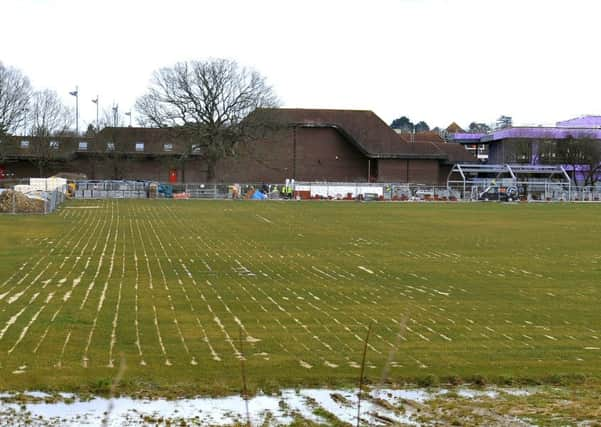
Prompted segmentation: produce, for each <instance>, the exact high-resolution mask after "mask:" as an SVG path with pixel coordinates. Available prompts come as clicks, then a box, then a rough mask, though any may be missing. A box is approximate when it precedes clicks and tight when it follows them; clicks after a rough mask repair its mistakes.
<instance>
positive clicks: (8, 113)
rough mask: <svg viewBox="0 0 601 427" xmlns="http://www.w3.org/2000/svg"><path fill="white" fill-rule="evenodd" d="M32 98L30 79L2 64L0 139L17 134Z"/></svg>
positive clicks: (0, 65) (0, 66)
mask: <svg viewBox="0 0 601 427" xmlns="http://www.w3.org/2000/svg"><path fill="white" fill-rule="evenodd" d="M30 96H31V84H30V83H29V79H28V78H27V77H26V76H25V75H23V73H21V71H19V70H18V69H16V68H13V67H6V66H4V65H3V64H2V62H0V138H2V137H3V136H5V135H7V134H10V133H14V132H16V131H17V129H18V128H19V126H21V125H22V124H23V122H24V120H25V117H26V114H27V107H28V103H29V98H30Z"/></svg>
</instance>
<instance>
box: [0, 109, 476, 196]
mask: <svg viewBox="0 0 601 427" xmlns="http://www.w3.org/2000/svg"><path fill="white" fill-rule="evenodd" d="M267 112H268V113H269V116H270V117H271V118H272V119H273V121H274V123H277V124H278V126H277V127H276V128H274V130H272V131H270V132H269V133H267V134H265V135H263V136H262V137H261V138H258V139H257V140H255V141H253V142H250V143H247V144H244V145H243V146H240V147H239V150H238V153H237V155H236V157H233V158H227V159H224V160H221V161H220V162H218V164H217V167H216V180H217V181H219V182H283V181H284V180H285V179H286V178H295V179H296V180H298V181H350V182H366V181H373V182H412V183H424V184H444V183H445V182H446V178H447V175H448V173H449V171H450V169H451V167H452V166H453V164H454V163H465V162H471V161H475V159H474V158H473V156H471V155H470V154H469V153H467V152H466V150H465V149H464V148H463V147H461V146H460V145H458V144H446V143H445V142H444V141H443V140H442V139H440V137H438V136H437V135H436V134H431V135H430V134H428V135H420V136H419V137H418V138H415V139H411V140H410V139H408V138H407V136H406V135H398V134H397V133H396V132H395V131H394V130H392V129H391V128H390V127H389V126H388V125H387V124H386V123H385V122H383V121H382V120H381V119H380V118H379V117H378V116H376V115H375V114H374V113H373V112H371V111H351V110H318V109H272V110H268V111H267ZM0 164H2V165H3V168H4V170H5V171H9V172H11V173H12V174H14V175H15V176H17V177H26V176H39V175H51V174H53V173H57V172H73V173H83V174H86V175H87V176H88V178H90V179H149V180H157V181H172V182H204V181H205V180H206V171H207V164H206V162H205V161H204V160H203V158H202V154H201V153H200V150H198V149H197V148H196V147H194V146H193V145H191V143H189V142H187V141H185V140H182V138H181V137H180V136H178V134H177V132H175V131H174V130H172V129H157V128H135V127H133V128H132V127H125V128H105V129H103V130H102V131H101V132H99V133H98V135H96V136H95V137H94V138H53V139H36V138H26V137H11V138H8V139H7V140H6V141H2V142H0Z"/></svg>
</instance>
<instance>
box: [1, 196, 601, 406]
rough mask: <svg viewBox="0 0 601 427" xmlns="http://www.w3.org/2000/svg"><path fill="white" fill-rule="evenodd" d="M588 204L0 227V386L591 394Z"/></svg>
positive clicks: (110, 207) (600, 315)
mask: <svg viewBox="0 0 601 427" xmlns="http://www.w3.org/2000/svg"><path fill="white" fill-rule="evenodd" d="M600 218H601V205H585V204H580V205H579V204H569V205H568V204H538V205H537V204H520V205H504V204H408V203H405V204H385V203H354V202H349V203H346V202H323V203H321V202H306V203H296V202H269V203H252V202H232V201H223V202H218V201H215V202H206V201H203V202H196V201H149V200H144V201H133V200H132V201H116V200H115V201H86V202H68V203H67V204H66V205H64V207H63V208H62V209H61V210H60V211H59V212H57V213H55V214H53V215H49V216H0V236H2V239H1V240H0V389H18V390H22V389H55V390H56V389H60V390H75V391H78V390H79V391H95V392H101V391H106V390H107V388H108V386H109V384H110V382H111V379H112V378H114V377H115V375H116V373H117V371H118V368H119V365H120V363H121V362H120V361H121V360H125V363H126V369H125V371H124V376H123V380H122V382H121V389H122V390H123V391H125V392H135V391H145V392H153V391H156V392H157V393H162V394H185V393H197V392H200V393H211V394H223V393H228V392H231V391H235V390H239V389H240V387H241V380H240V358H241V357H244V359H245V367H246V373H247V377H248V383H249V387H250V388H251V389H256V388H259V387H260V388H263V389H268V390H269V389H271V390H273V389H277V388H278V387H284V386H293V387H294V386H301V385H303V386H307V385H324V386H325V385H330V386H344V385H350V384H356V380H357V378H358V375H359V364H360V361H361V352H362V345H363V340H364V338H365V335H366V332H367V328H368V326H369V325H370V324H371V325H372V328H373V333H372V336H371V338H370V341H369V347H368V351H367V365H366V375H367V377H368V380H369V381H370V382H372V383H377V382H378V381H380V379H381V378H382V377H383V376H385V377H386V379H387V381H388V382H393V383H401V382H405V381H413V382H415V381H417V382H418V383H421V384H430V383H435V382H436V381H438V380H442V381H448V380H452V381H462V380H463V381H477V382H484V381H486V382H497V383H505V382H511V381H533V382H561V381H568V382H569V381H572V380H576V381H577V380H580V379H585V378H586V379H588V380H591V381H595V382H598V381H599V379H600V378H601V350H600V348H601V310H600V305H599V303H600V302H601V298H600V289H601V244H600V243H599V241H600V239H601V221H600Z"/></svg>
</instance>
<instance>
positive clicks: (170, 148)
mask: <svg viewBox="0 0 601 427" xmlns="http://www.w3.org/2000/svg"><path fill="white" fill-rule="evenodd" d="M163 151H173V144H163Z"/></svg>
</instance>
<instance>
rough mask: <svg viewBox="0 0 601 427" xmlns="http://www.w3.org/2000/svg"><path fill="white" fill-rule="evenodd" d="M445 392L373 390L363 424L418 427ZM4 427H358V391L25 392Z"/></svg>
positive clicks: (4, 405) (1, 415) (1, 396)
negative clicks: (316, 426) (160, 395)
mask: <svg viewBox="0 0 601 427" xmlns="http://www.w3.org/2000/svg"><path fill="white" fill-rule="evenodd" d="M448 392H449V391H448V390H446V389H436V390H425V389H406V390H392V389H389V390H388V389H380V390H377V391H370V392H369V393H368V394H366V395H365V398H364V399H363V400H362V402H361V418H362V421H363V424H365V425H398V424H402V425H419V421H418V414H419V412H420V411H421V410H422V409H421V408H422V407H423V405H424V403H426V402H428V401H429V400H432V399H435V398H437V397H442V396H444V394H446V393H448ZM502 392H503V393H508V394H513V395H516V396H519V395H527V394H528V393H530V391H528V390H523V389H502ZM453 393H455V394H456V395H459V396H461V397H463V398H468V399H471V398H474V399H475V398H480V397H488V398H495V397H496V396H498V394H499V393H500V390H498V389H483V390H474V389H467V388H466V389H462V388H459V389H453ZM50 401H51V403H49V402H50ZM0 402H1V403H0V425H16V424H18V425H21V424H28V425H57V426H58V425H60V426H82V425H109V426H136V425H147V424H167V423H175V424H181V425H223V426H227V425H232V424H235V423H242V424H246V421H247V410H246V407H247V405H246V404H247V403H248V417H249V418H250V421H251V424H252V425H253V426H255V425H261V426H263V425H267V426H277V425H288V424H290V423H292V422H294V421H299V420H307V421H312V422H315V423H323V424H331V423H332V421H333V420H338V421H342V422H345V423H350V424H353V425H354V424H356V419H357V418H356V417H357V393H356V390H328V389H296V390H293V389H285V390H282V391H281V392H280V394H278V395H261V394H259V395H257V396H254V397H251V398H249V399H248V402H245V401H244V399H243V398H241V397H240V396H229V397H219V398H206V397H199V398H192V399H176V400H166V399H132V398H129V397H119V398H114V399H106V398H101V397H93V398H91V399H88V400H82V399H80V398H78V397H77V396H74V395H70V394H67V393H60V394H59V395H50V394H46V393H42V392H27V393H23V394H20V395H17V394H11V393H0Z"/></svg>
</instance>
